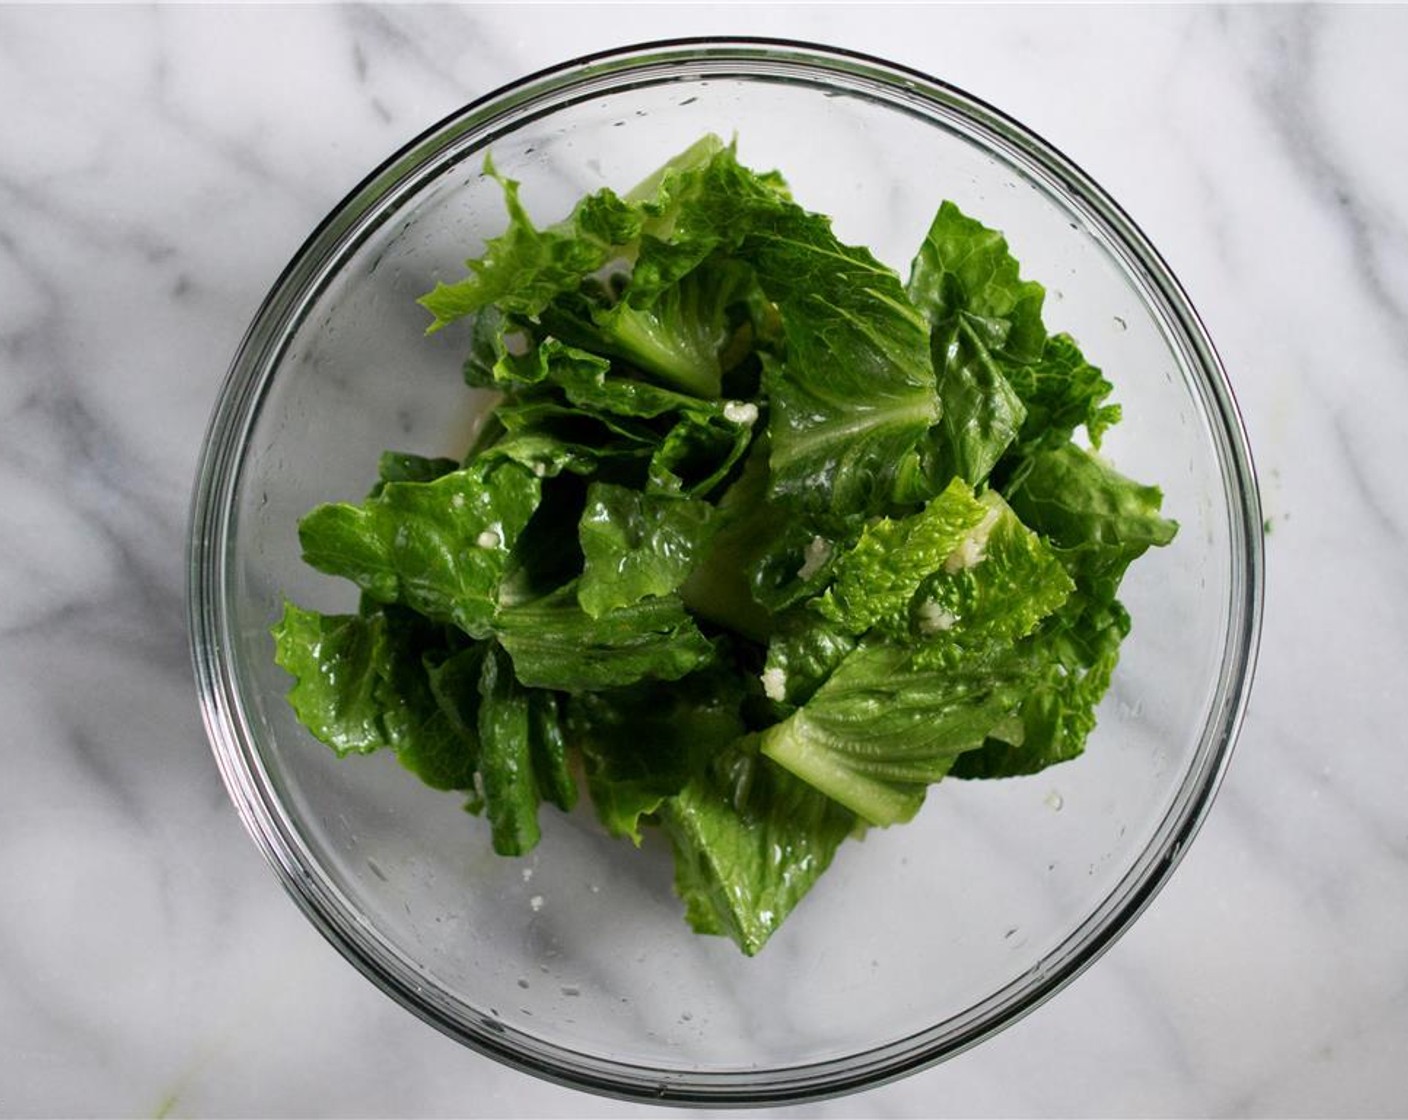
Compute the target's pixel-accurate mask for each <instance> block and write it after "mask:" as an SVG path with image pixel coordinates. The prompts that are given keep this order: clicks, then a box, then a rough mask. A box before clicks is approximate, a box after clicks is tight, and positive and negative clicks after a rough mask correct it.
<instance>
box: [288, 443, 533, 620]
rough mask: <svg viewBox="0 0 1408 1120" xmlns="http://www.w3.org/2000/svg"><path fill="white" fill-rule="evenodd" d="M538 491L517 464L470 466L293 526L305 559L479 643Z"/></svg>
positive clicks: (391, 487)
mask: <svg viewBox="0 0 1408 1120" xmlns="http://www.w3.org/2000/svg"><path fill="white" fill-rule="evenodd" d="M538 496H539V482H538V479H537V477H536V476H535V475H534V473H533V472H532V471H531V470H527V469H525V468H523V467H521V466H519V465H517V464H515V463H509V462H501V463H487V464H477V465H474V466H471V467H467V468H465V469H463V470H458V471H455V472H453V473H451V474H446V475H443V476H441V477H440V478H437V479H435V480H434V481H433V482H389V483H386V484H385V485H384V486H383V488H382V490H381V492H380V494H378V495H377V496H376V497H374V498H369V499H368V500H367V501H365V502H363V503H362V504H361V505H350V504H347V503H341V502H339V503H331V504H328V505H322V506H319V507H317V508H316V509H314V510H313V511H312V512H311V513H309V514H307V515H306V516H305V517H304V518H303V519H302V521H300V522H299V526H298V536H299V541H300V543H301V544H302V546H303V558H304V560H306V561H307V562H308V563H309V564H311V565H312V566H313V567H315V568H317V569H318V570H319V571H322V572H327V573H328V574H330V575H335V576H342V577H344V578H346V579H350V580H352V581H353V582H354V583H355V584H356V585H357V586H358V587H360V588H361V589H362V590H363V591H364V592H365V593H366V594H367V595H368V596H369V597H371V598H372V599H374V600H376V601H377V602H380V603H400V604H403V605H405V606H407V607H410V608H411V609H413V610H416V611H418V612H420V613H421V614H423V615H425V616H426V617H427V618H429V619H432V620H434V621H436V622H451V623H454V624H455V625H457V626H459V627H460V628H461V629H463V630H464V631H465V632H466V633H468V634H471V635H473V636H475V637H484V636H485V635H486V634H487V633H488V630H489V623H490V622H491V620H492V618H493V615H494V611H495V609H496V606H497V601H498V598H497V593H498V584H499V580H500V579H501V578H502V576H503V574H504V571H505V569H506V568H507V566H508V561H509V555H510V553H511V551H512V549H513V545H514V542H515V541H516V539H517V537H518V534H519V532H520V531H521V530H522V529H523V526H524V525H526V524H527V523H528V519H529V517H530V516H531V515H532V512H533V510H534V508H535V507H536V505H537V503H538Z"/></svg>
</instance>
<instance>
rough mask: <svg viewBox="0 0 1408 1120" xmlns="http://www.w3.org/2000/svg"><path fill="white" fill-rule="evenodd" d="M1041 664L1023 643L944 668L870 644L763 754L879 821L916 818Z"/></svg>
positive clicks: (769, 736)
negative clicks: (934, 788)
mask: <svg viewBox="0 0 1408 1120" xmlns="http://www.w3.org/2000/svg"><path fill="white" fill-rule="evenodd" d="M1034 670H1035V666H1034V665H1033V664H1032V661H1031V658H1030V657H1029V656H1028V655H1027V654H1026V653H1025V652H1024V651H1022V650H1019V649H1015V648H1014V649H1010V650H1007V651H1004V652H1002V653H1000V654H997V655H994V656H992V657H991V658H989V659H986V660H982V659H977V658H974V659H970V660H967V661H964V662H963V663H961V664H959V665H952V666H935V665H933V664H930V663H926V662H925V661H924V660H923V659H921V658H917V657H916V656H915V654H914V653H913V651H911V650H908V649H905V648H902V647H899V646H896V645H893V644H890V643H880V644H867V643H862V644H861V645H859V646H858V647H856V649H855V650H854V651H853V652H852V653H850V654H849V655H848V656H847V657H846V658H845V660H844V661H842V662H841V664H840V665H839V666H838V667H837V669H836V670H835V672H833V673H832V674H831V676H830V678H829V679H828V680H827V681H826V683H825V684H823V685H822V686H821V687H820V688H819V689H817V691H816V692H815V693H814V694H813V695H812V697H811V699H809V700H808V701H807V702H806V703H805V704H803V705H802V707H800V708H798V709H797V710H796V711H795V712H793V713H792V715H790V716H788V717H787V718H786V719H785V720H783V721H782V722H781V723H778V724H776V725H774V726H773V727H771V728H769V729H768V730H766V731H764V732H763V734H762V739H761V744H762V752H763V754H765V755H766V756H767V757H768V758H770V759H772V760H773V761H774V762H777V763H778V764H780V765H781V766H783V767H785V768H786V769H787V770H790V771H791V772H792V773H793V774H795V775H797V777H799V778H801V779H803V780H804V781H806V782H808V783H810V784H811V785H813V786H815V787H816V789H818V790H820V791H821V792H822V793H824V794H826V795H827V796H829V797H831V798H833V799H835V800H836V801H838V802H840V803H841V804H842V805H844V806H846V807H847V808H848V809H850V810H852V811H853V812H855V813H857V814H858V815H860V816H861V817H862V818H864V819H865V820H866V821H869V822H870V823H871V824H875V825H891V824H896V823H898V822H901V821H907V820H909V819H910V818H911V817H913V816H914V814H915V813H916V812H918V810H919V807H920V805H922V804H923V801H924V794H925V791H926V788H927V787H928V786H929V785H930V784H931V783H933V782H936V781H938V780H939V779H941V778H942V777H943V776H944V775H945V774H946V773H948V771H949V768H950V767H951V766H952V765H953V763H954V760H955V759H956V758H957V757H958V756H959V755H960V754H962V753H963V752H964V751H969V750H974V749H976V748H978V747H980V746H982V745H983V743H984V741H985V740H986V738H987V736H988V735H989V733H991V732H992V731H993V729H994V728H995V727H997V726H998V725H999V724H1000V723H1002V722H1003V721H1004V720H1006V719H1007V718H1008V717H1009V716H1010V715H1011V713H1012V712H1013V711H1014V710H1015V709H1016V708H1017V706H1018V705H1019V704H1020V703H1021V700H1022V697H1023V695H1024V693H1025V691H1026V686H1027V684H1028V682H1029V681H1030V679H1031V678H1032V675H1033V673H1034Z"/></svg>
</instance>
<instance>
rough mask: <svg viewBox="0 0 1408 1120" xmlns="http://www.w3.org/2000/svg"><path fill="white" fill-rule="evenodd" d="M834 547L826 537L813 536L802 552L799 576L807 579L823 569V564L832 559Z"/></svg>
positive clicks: (798, 570)
mask: <svg viewBox="0 0 1408 1120" xmlns="http://www.w3.org/2000/svg"><path fill="white" fill-rule="evenodd" d="M833 547H834V546H833V545H832V543H831V542H830V541H829V540H827V539H826V538H825V537H813V538H812V539H811V540H810V541H809V542H808V543H807V547H806V551H805V552H803V554H802V566H801V567H800V568H798V569H797V578H798V579H800V580H803V581H806V580H809V579H811V578H812V576H814V575H816V574H817V572H819V571H821V567H822V565H823V564H825V563H826V562H827V561H828V560H830V559H831V550H832V548H833Z"/></svg>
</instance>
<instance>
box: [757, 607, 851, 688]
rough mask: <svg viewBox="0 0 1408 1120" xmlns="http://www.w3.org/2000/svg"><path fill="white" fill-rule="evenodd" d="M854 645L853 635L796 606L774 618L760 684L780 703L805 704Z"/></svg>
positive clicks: (814, 613) (811, 611) (813, 612)
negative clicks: (774, 626)
mask: <svg viewBox="0 0 1408 1120" xmlns="http://www.w3.org/2000/svg"><path fill="white" fill-rule="evenodd" d="M855 648H856V638H855V635H853V634H851V633H849V632H848V631H847V630H844V629H842V628H840V627H838V626H836V625H835V624H834V623H831V622H828V621H826V620H825V619H824V618H821V617H819V616H818V614H817V612H816V611H813V610H808V609H806V608H805V607H798V608H795V609H793V610H790V611H787V612H785V613H783V614H782V615H780V616H779V617H778V618H777V624H776V628H775V629H774V630H773V633H772V636H771V637H770V638H769V639H768V653H767V660H766V662H764V664H763V673H762V677H761V680H762V684H763V689H764V692H765V693H766V694H767V696H768V698H769V699H771V700H773V701H775V702H776V703H779V704H790V705H793V706H797V705H801V704H805V703H806V702H807V701H808V700H810V699H811V698H812V695H813V694H814V693H815V692H816V690H817V689H818V688H820V687H821V686H822V684H824V683H825V682H826V680H827V678H829V677H830V676H831V674H832V673H833V672H835V671H836V667H837V666H838V665H840V664H841V662H842V661H844V660H845V659H846V657H847V655H848V654H849V653H850V652H851V651H852V650H853V649H855Z"/></svg>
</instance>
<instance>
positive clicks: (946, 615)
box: [915, 599, 958, 637]
mask: <svg viewBox="0 0 1408 1120" xmlns="http://www.w3.org/2000/svg"><path fill="white" fill-rule="evenodd" d="M915 615H916V617H915V621H916V622H917V623H918V624H919V632H920V633H921V634H923V635H924V636H925V637H932V636H933V635H935V634H937V633H939V632H940V631H942V630H952V629H953V624H954V623H955V622H957V621H958V616H957V615H955V614H954V613H953V612H952V611H949V610H945V609H944V608H943V607H941V606H939V604H938V603H936V602H935V601H934V600H933V599H928V600H926V601H925V602H923V603H921V604H920V605H919V609H918V611H916V612H915Z"/></svg>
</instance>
